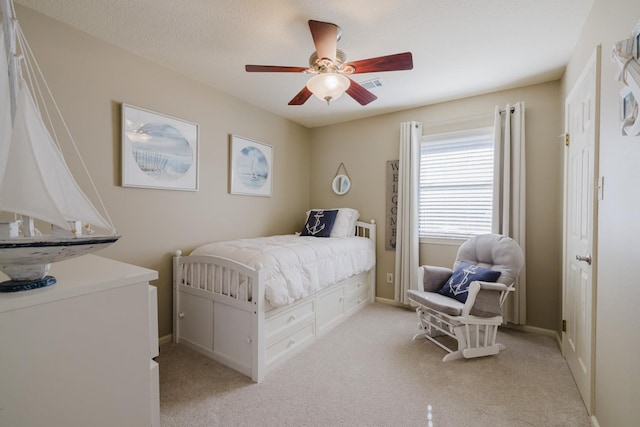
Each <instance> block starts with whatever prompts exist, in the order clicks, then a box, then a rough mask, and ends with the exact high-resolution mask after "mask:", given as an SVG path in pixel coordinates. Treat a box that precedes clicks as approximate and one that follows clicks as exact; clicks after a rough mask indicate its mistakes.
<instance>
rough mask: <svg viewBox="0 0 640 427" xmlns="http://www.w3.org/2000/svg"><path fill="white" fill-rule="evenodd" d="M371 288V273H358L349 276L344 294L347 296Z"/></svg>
mask: <svg viewBox="0 0 640 427" xmlns="http://www.w3.org/2000/svg"><path fill="white" fill-rule="evenodd" d="M368 290H369V274H366V273H364V274H358V275H357V276H353V277H351V278H349V279H348V280H347V282H346V284H345V291H344V294H345V296H346V297H347V298H350V297H351V296H353V295H359V294H361V293H363V292H366V291H368Z"/></svg>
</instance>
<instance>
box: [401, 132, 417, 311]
mask: <svg viewBox="0 0 640 427" xmlns="http://www.w3.org/2000/svg"><path fill="white" fill-rule="evenodd" d="M421 141H422V123H418V122H404V123H401V124H400V161H399V163H398V175H399V176H398V214H397V229H396V273H395V275H396V278H395V300H396V301H397V302H399V303H402V304H409V299H408V298H407V291H408V290H409V289H418V287H417V285H418V283H417V270H418V244H419V235H418V179H419V176H420V143H421Z"/></svg>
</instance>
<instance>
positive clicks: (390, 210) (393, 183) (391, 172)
mask: <svg viewBox="0 0 640 427" xmlns="http://www.w3.org/2000/svg"><path fill="white" fill-rule="evenodd" d="M398 163H399V160H388V161H387V214H386V219H387V223H386V226H385V249H387V250H390V251H393V250H395V249H396V226H397V218H398V217H397V215H398Z"/></svg>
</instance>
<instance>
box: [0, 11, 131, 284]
mask: <svg viewBox="0 0 640 427" xmlns="http://www.w3.org/2000/svg"><path fill="white" fill-rule="evenodd" d="M0 11H1V12H2V23H1V24H0V53H1V54H0V211H1V212H3V213H7V212H9V213H12V214H13V215H14V218H15V220H14V221H9V222H5V223H3V224H0V270H2V272H4V273H5V274H6V275H7V276H9V278H10V279H11V280H9V281H5V282H2V283H0V292H13V291H21V290H29V289H35V288H40V287H45V286H49V285H52V284H54V283H55V278H54V277H52V276H47V273H48V270H49V266H50V264H51V263H52V262H57V261H61V260H64V259H67V258H70V257H75V256H79V255H83V254H86V253H91V252H94V251H97V250H99V249H101V248H103V247H105V246H107V245H110V244H112V243H113V242H115V241H116V240H118V238H119V236H117V235H116V232H115V228H114V227H113V225H112V224H111V222H110V221H108V220H106V219H105V218H104V217H103V216H102V215H101V214H100V213H99V212H98V210H97V209H96V208H95V207H94V206H93V205H92V203H91V202H90V201H89V199H88V198H87V196H86V195H85V194H84V193H83V192H82V190H81V189H80V187H79V186H78V184H77V183H76V181H75V180H74V178H73V176H72V174H71V172H70V170H69V168H68V167H67V164H66V162H65V160H64V157H63V155H62V152H61V150H60V148H59V146H58V144H57V143H56V141H55V140H54V138H52V136H51V133H50V132H49V130H48V129H47V126H46V125H45V123H44V121H43V119H42V114H41V112H40V109H39V108H38V104H37V103H36V99H35V98H34V97H33V95H32V93H34V92H35V93H41V92H42V91H41V90H40V88H39V87H37V86H36V88H33V87H32V88H31V89H30V85H34V84H35V85H37V83H34V81H36V82H37V79H35V78H33V76H31V75H29V76H28V78H26V77H25V75H23V74H27V73H32V72H33V71H34V70H39V68H37V66H35V67H34V66H32V65H30V64H26V65H23V62H24V61H27V60H29V58H30V56H29V52H30V50H29V49H28V47H27V46H28V45H27V44H26V40H24V36H23V35H22V32H21V31H20V28H19V25H18V23H17V20H16V19H15V14H14V10H13V5H12V4H11V1H10V0H0ZM18 45H19V46H20V47H21V52H20V53H21V55H20V56H18V54H17V46H18ZM18 58H20V59H18ZM27 82H29V84H28V83H27ZM32 90H33V91H32ZM43 104H44V102H42V103H40V105H43ZM54 105H55V103H54ZM45 117H48V114H47V115H45ZM65 128H66V126H65ZM98 197H99V196H98ZM34 218H35V219H36V220H39V221H41V222H45V223H48V224H51V226H52V234H51V235H43V234H41V233H40V232H38V230H36V229H35V228H34V226H33V223H34V222H33V219H34ZM107 218H108V215H107ZM81 224H85V227H82V226H81ZM91 226H95V227H98V228H100V229H104V230H106V231H108V232H109V234H107V235H100V236H99V235H94V234H93V233H91V232H90V230H91ZM83 230H84V232H83Z"/></svg>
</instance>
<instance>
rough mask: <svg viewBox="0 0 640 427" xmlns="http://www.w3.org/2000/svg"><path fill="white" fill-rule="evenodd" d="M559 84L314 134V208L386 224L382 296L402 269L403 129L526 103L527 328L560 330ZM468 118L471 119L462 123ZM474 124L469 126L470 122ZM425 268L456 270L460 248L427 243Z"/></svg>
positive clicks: (439, 127)
mask: <svg viewBox="0 0 640 427" xmlns="http://www.w3.org/2000/svg"><path fill="white" fill-rule="evenodd" d="M558 93H559V82H551V83H547V84H540V85H535V86H528V87H523V88H519V89H513V90H508V91H503V92H497V93H492V94H488V95H483V96H477V97H473V98H467V99H462V100H458V101H453V102H447V103H441V104H436V105H430V106H425V107H422V108H416V109H412V110H407V111H403V112H399V113H394V114H386V115H382V116H377V117H373V118H369V119H364V120H357V121H352V122H347V123H342V124H338V125H333V126H326V127H321V128H314V129H312V131H311V137H312V146H311V158H312V161H311V192H310V193H311V195H312V198H311V204H312V205H313V206H318V207H322V206H326V207H332V206H333V207H335V206H350V207H354V208H357V209H358V210H359V211H360V215H361V218H363V219H365V220H369V219H371V218H373V219H375V220H376V222H377V223H378V224H379V229H378V239H377V250H378V264H377V276H378V277H377V295H378V296H379V297H382V298H387V299H393V298H394V295H393V294H394V286H393V284H388V283H386V273H387V272H394V270H395V267H394V266H395V252H393V251H387V250H385V247H384V236H385V185H386V183H385V176H386V175H385V167H386V161H387V160H393V159H397V158H398V150H399V138H400V123H401V122H403V121H409V120H416V121H421V122H423V123H424V125H425V128H426V130H427V129H431V130H434V131H443V130H446V129H453V128H454V127H458V126H465V127H468V126H478V125H480V126H486V125H492V123H493V117H492V115H493V111H494V108H495V106H496V105H504V104H506V103H508V102H511V103H513V102H517V101H524V102H525V104H526V155H527V161H526V168H527V198H526V199H527V243H526V251H527V323H528V324H529V325H532V326H536V327H540V328H544V329H553V330H555V329H556V325H557V323H558V319H559V316H560V312H559V310H560V307H559V303H558V294H559V289H560V286H561V264H560V261H561V258H560V253H561V249H562V240H561V226H562V224H561V222H562V221H561V211H562V199H561V194H562V184H561V183H562V156H563V145H562V140H561V138H560V137H559V135H560V133H561V132H562V128H561V120H560V118H561V114H560V109H559V97H558ZM463 117H468V118H469V119H468V120H457V119H459V118H463ZM465 122H469V123H465ZM340 162H344V164H345V165H346V167H347V170H348V172H349V175H350V176H351V179H352V189H351V191H350V192H349V193H347V194H346V195H344V196H336V195H334V194H333V193H332V192H331V180H332V178H333V176H334V174H335V172H336V169H337V168H338V166H339V164H340ZM420 251H421V255H420V259H421V262H422V263H434V264H440V265H451V264H453V259H454V258H455V254H456V251H457V247H455V246H442V245H421V249H420Z"/></svg>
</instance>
